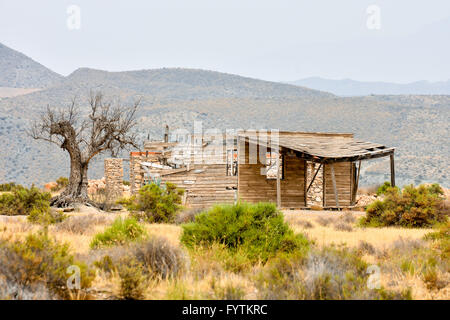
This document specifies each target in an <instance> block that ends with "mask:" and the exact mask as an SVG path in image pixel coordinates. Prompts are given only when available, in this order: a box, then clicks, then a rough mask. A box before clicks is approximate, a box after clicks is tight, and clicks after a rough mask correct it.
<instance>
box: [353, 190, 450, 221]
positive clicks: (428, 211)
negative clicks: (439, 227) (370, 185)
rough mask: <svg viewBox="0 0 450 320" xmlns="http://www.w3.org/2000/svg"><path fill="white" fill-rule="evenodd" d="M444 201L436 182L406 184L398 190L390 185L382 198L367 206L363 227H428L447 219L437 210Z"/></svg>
mask: <svg viewBox="0 0 450 320" xmlns="http://www.w3.org/2000/svg"><path fill="white" fill-rule="evenodd" d="M442 201H443V198H442V189H441V188H440V187H439V185H437V184H433V185H431V186H425V185H420V186H418V187H417V188H415V187H414V186H413V185H410V186H406V187H405V188H404V189H403V190H401V191H399V190H398V189H395V188H389V189H388V190H387V191H386V193H385V199H384V200H383V201H380V200H377V201H375V202H373V203H372V204H370V205H369V206H368V207H367V209H366V217H363V218H362V219H361V221H360V224H361V225H362V226H371V227H378V226H403V227H419V228H420V227H430V226H432V225H434V224H436V223H439V222H443V221H446V219H447V216H446V215H445V214H444V213H443V211H441V210H440V205H441V203H442Z"/></svg>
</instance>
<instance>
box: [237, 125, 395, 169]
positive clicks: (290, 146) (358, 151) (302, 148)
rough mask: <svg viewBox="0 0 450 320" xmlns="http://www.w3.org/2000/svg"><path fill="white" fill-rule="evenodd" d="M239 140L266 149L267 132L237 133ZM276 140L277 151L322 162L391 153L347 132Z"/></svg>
mask: <svg viewBox="0 0 450 320" xmlns="http://www.w3.org/2000/svg"><path fill="white" fill-rule="evenodd" d="M264 135H267V138H266V137H264ZM239 139H244V140H245V141H247V142H249V143H253V144H257V145H266V146H268V145H269V143H270V133H262V134H261V133H257V134H255V133H254V132H251V133H248V132H245V133H239ZM278 141H279V142H278V144H279V146H280V147H281V149H285V150H292V151H291V152H294V153H296V154H297V156H299V157H302V158H306V159H308V160H311V161H315V162H323V163H327V162H342V161H356V160H364V159H374V158H380V157H385V156H388V155H390V154H392V153H393V152H394V150H395V148H392V147H386V146H384V145H382V144H379V143H373V142H366V141H361V140H356V139H354V137H353V134H351V133H320V132H279V134H278ZM272 143H273V142H272Z"/></svg>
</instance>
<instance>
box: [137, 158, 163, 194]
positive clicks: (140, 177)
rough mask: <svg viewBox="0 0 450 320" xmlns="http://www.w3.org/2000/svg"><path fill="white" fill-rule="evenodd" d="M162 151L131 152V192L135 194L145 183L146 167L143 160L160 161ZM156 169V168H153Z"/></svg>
mask: <svg viewBox="0 0 450 320" xmlns="http://www.w3.org/2000/svg"><path fill="white" fill-rule="evenodd" d="M160 155H161V153H160V152H146V151H144V152H130V192H131V194H135V193H136V192H138V190H139V189H140V188H141V186H142V184H143V183H144V173H145V171H144V169H143V168H142V166H141V162H154V163H159V160H158V157H159V156H160ZM152 171H154V170H152Z"/></svg>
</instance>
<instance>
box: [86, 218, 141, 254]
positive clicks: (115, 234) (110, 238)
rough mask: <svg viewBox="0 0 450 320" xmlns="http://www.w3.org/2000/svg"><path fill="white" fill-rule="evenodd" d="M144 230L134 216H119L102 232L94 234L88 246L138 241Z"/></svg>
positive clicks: (104, 245) (93, 247)
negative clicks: (123, 217)
mask: <svg viewBox="0 0 450 320" xmlns="http://www.w3.org/2000/svg"><path fill="white" fill-rule="evenodd" d="M145 236H146V231H145V228H144V226H142V225H141V224H140V223H139V222H138V221H137V220H136V219H134V218H125V219H122V218H121V217H119V218H117V219H116V220H114V222H113V223H112V225H111V226H109V227H108V228H106V230H105V231H104V232H102V233H98V234H97V235H95V237H94V239H93V240H92V242H91V244H90V246H91V248H92V249H95V248H100V247H109V246H117V245H123V244H126V243H128V242H133V241H139V240H142V239H144V237H145Z"/></svg>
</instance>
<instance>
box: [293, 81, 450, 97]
mask: <svg viewBox="0 0 450 320" xmlns="http://www.w3.org/2000/svg"><path fill="white" fill-rule="evenodd" d="M288 83H290V84H295V85H299V86H304V87H308V88H311V89H316V90H322V91H328V92H331V93H334V94H336V95H339V96H367V95H371V94H378V95H380V94H387V95H389V94H403V95H408V94H438V95H442V94H446V95H450V80H447V81H439V82H429V81H416V82H411V83H404V84H402V83H391V82H376V81H355V80H351V79H342V80H332V79H324V78H320V77H310V78H305V79H301V80H296V81H291V82H288Z"/></svg>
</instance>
